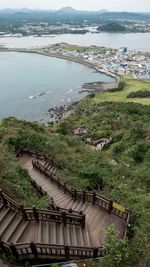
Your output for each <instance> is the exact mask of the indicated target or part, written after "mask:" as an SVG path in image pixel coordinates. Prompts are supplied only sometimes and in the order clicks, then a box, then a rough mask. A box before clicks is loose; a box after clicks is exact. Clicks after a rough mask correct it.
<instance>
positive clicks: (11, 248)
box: [10, 244, 19, 259]
mask: <svg viewBox="0 0 150 267" xmlns="http://www.w3.org/2000/svg"><path fill="white" fill-rule="evenodd" d="M10 250H11V253H12V255H13V256H14V257H15V258H16V259H18V258H19V254H18V251H17V249H16V247H15V246H14V244H10Z"/></svg>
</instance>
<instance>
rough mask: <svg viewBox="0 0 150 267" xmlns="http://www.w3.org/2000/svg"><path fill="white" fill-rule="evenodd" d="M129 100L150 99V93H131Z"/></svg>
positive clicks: (140, 91)
mask: <svg viewBox="0 0 150 267" xmlns="http://www.w3.org/2000/svg"><path fill="white" fill-rule="evenodd" d="M127 98H150V91H146V90H139V91H136V92H131V93H130V94H129V95H128V96H127Z"/></svg>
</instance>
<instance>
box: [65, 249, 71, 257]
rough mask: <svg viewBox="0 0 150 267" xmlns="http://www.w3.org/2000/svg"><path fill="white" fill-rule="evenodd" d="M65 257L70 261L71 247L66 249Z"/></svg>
mask: <svg viewBox="0 0 150 267" xmlns="http://www.w3.org/2000/svg"><path fill="white" fill-rule="evenodd" d="M65 256H66V259H67V260H68V259H69V256H70V248H69V246H66V247H65Z"/></svg>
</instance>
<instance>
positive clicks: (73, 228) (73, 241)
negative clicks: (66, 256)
mask: <svg viewBox="0 0 150 267" xmlns="http://www.w3.org/2000/svg"><path fill="white" fill-rule="evenodd" d="M68 226H69V230H70V241H71V245H72V246H77V244H78V240H77V235H76V226H75V225H68Z"/></svg>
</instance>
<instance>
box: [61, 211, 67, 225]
mask: <svg viewBox="0 0 150 267" xmlns="http://www.w3.org/2000/svg"><path fill="white" fill-rule="evenodd" d="M62 216H63V223H64V225H66V222H67V218H66V212H65V211H64V212H63V213H62Z"/></svg>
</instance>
